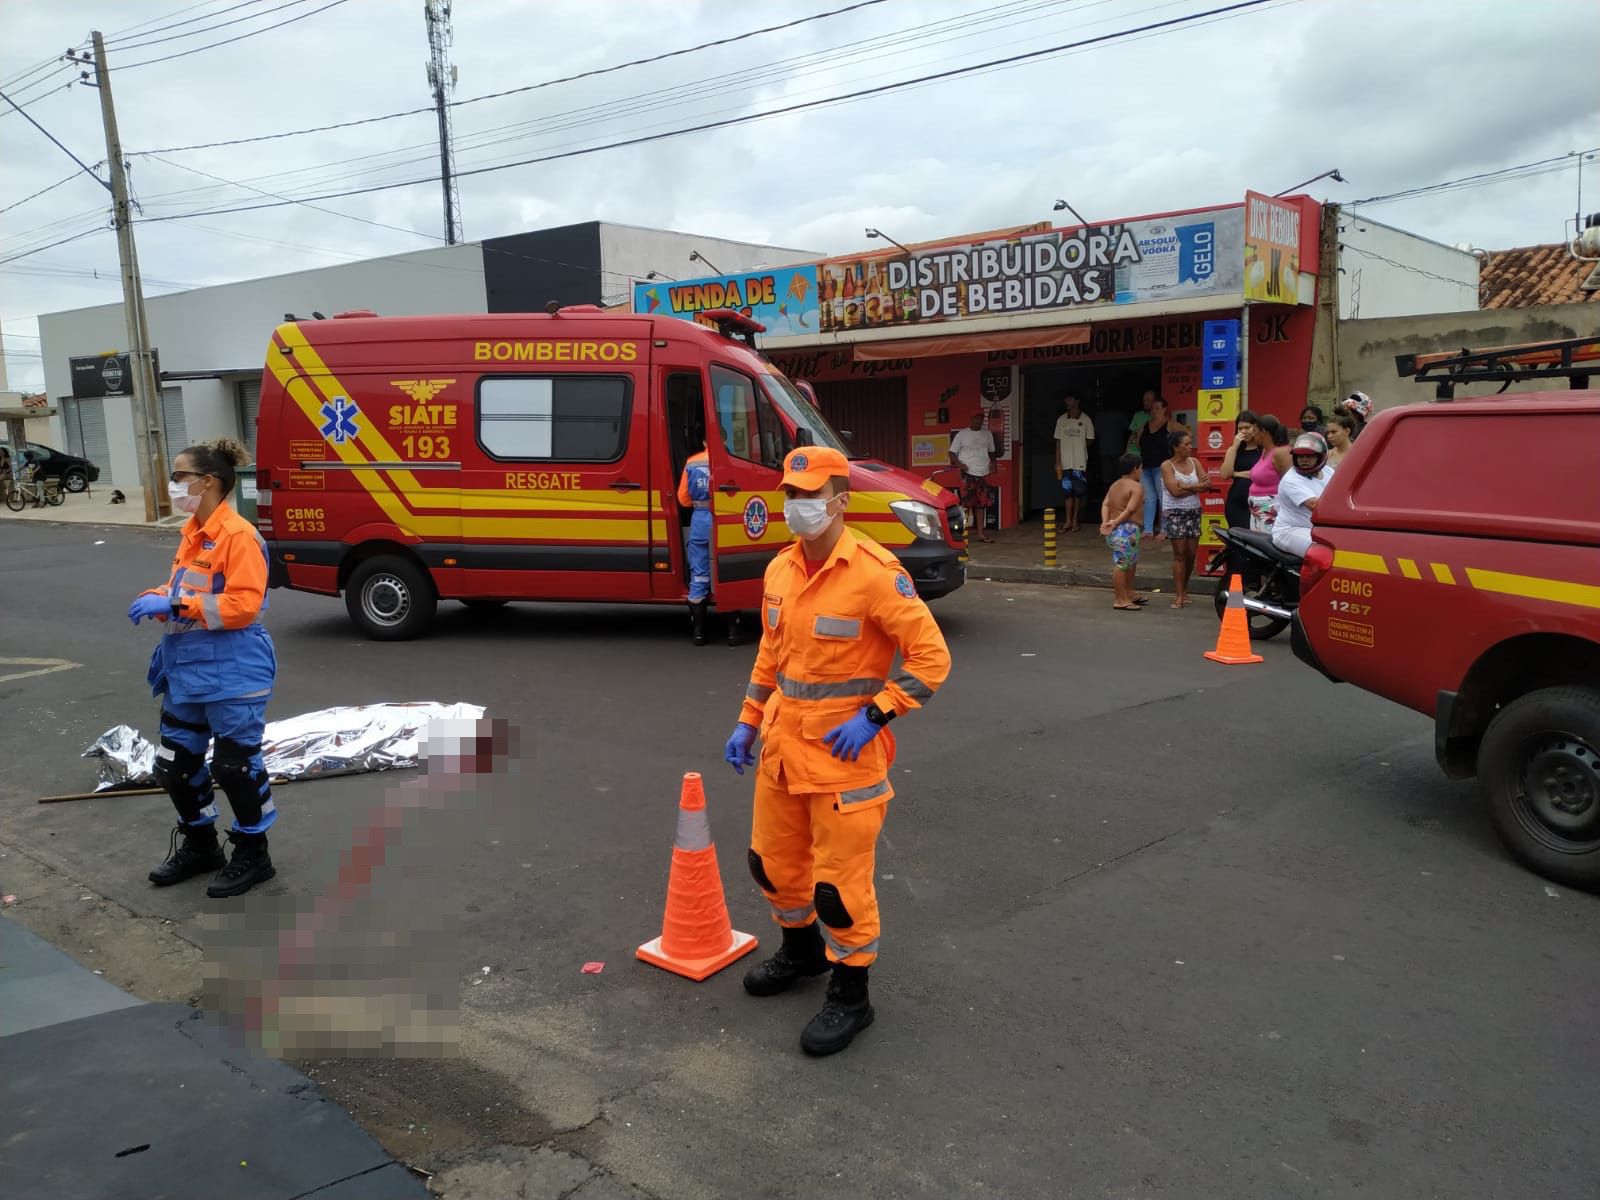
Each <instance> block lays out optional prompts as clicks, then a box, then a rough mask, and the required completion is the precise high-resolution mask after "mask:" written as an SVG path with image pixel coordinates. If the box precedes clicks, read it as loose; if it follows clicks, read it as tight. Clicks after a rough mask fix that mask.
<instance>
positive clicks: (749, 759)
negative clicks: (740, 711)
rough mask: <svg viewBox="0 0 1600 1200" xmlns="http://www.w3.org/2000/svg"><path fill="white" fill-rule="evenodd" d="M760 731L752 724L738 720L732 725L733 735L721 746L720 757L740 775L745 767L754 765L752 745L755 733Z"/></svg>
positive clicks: (753, 744) (754, 758)
mask: <svg viewBox="0 0 1600 1200" xmlns="http://www.w3.org/2000/svg"><path fill="white" fill-rule="evenodd" d="M760 732H761V731H760V730H758V729H757V728H756V727H755V726H754V725H747V724H745V723H744V722H743V721H740V722H739V723H738V724H737V725H735V726H734V727H733V736H732V737H731V738H729V739H728V744H727V746H725V747H724V748H723V751H722V757H723V758H724V759H726V760H727V762H728V765H729V766H731V767H732V768H733V769H734V770H735V771H736V772H737V773H739V774H740V775H743V774H744V769H745V768H746V767H753V766H755V765H756V755H755V751H754V750H753V749H752V747H754V746H755V744H756V735H757V734H758V733H760Z"/></svg>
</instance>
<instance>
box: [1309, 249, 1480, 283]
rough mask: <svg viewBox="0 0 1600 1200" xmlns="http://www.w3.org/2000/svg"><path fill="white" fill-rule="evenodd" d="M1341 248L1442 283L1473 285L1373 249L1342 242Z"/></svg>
mask: <svg viewBox="0 0 1600 1200" xmlns="http://www.w3.org/2000/svg"><path fill="white" fill-rule="evenodd" d="M1339 249H1340V250H1341V251H1343V250H1348V251H1350V252H1351V253H1353V254H1359V255H1361V257H1362V258H1371V259H1376V260H1377V261H1378V262H1381V263H1388V264H1389V265H1390V266H1391V267H1396V268H1398V269H1399V270H1401V271H1409V272H1410V273H1411V274H1413V275H1423V276H1426V277H1427V278H1429V279H1437V280H1438V281H1439V282H1440V283H1453V284H1455V285H1456V286H1457V287H1472V286H1473V285H1472V284H1470V283H1468V282H1467V281H1466V280H1464V279H1451V278H1450V277H1449V276H1448V275H1435V274H1434V273H1433V272H1432V271H1424V270H1423V269H1422V268H1421V267H1413V266H1410V265H1408V264H1406V263H1403V262H1395V260H1394V259H1392V258H1385V257H1384V256H1383V255H1381V254H1374V253H1373V252H1372V251H1371V250H1363V249H1362V248H1361V247H1360V246H1351V245H1349V244H1348V243H1345V242H1340V243H1339Z"/></svg>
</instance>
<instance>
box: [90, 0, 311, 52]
mask: <svg viewBox="0 0 1600 1200" xmlns="http://www.w3.org/2000/svg"><path fill="white" fill-rule="evenodd" d="M260 2H261V0H248V3H250V4H259V3H260ZM309 2H310V0H288V3H287V4H280V5H278V7H277V8H267V9H263V10H261V11H260V12H254V13H247V14H245V15H244V16H242V17H235V18H234V19H233V20H231V21H223V22H221V23H220V24H217V25H207V26H206V27H205V28H203V29H191V30H189V32H188V33H174V34H172V35H171V36H170V37H163V38H152V39H151V40H150V41H148V42H124V43H120V44H119V43H107V45H106V49H108V50H111V49H116V50H143V49H144V48H145V47H146V46H159V45H162V44H163V43H165V42H176V41H180V40H182V39H183V38H188V37H199V36H200V35H201V34H203V33H211V32H212V31H213V30H217V29H227V28H228V27H229V26H230V25H242V24H243V23H244V22H246V21H257V20H260V19H261V18H262V17H267V16H271V15H272V14H273V13H275V12H282V11H283V10H284V9H286V8H294V7H296V6H297V5H301V4H307V3H309ZM233 7H234V8H244V7H246V5H244V4H236V5H234V6H233ZM232 11H233V8H225V9H223V10H222V12H215V13H207V14H206V16H204V17H195V18H194V20H196V21H205V20H208V19H209V18H211V17H220V16H222V14H223V13H230V12H232ZM188 23H189V22H187V21H183V22H179V24H188ZM168 28H173V29H175V28H177V26H168ZM276 28H278V26H277V25H271V26H268V27H267V28H264V29H257V30H255V32H256V33H266V32H267V31H268V29H276ZM150 32H151V33H161V32H163V31H162V30H160V29H153V30H151V31H150ZM139 36H140V37H144V36H146V35H144V34H140V35H139ZM219 44H220V43H219Z"/></svg>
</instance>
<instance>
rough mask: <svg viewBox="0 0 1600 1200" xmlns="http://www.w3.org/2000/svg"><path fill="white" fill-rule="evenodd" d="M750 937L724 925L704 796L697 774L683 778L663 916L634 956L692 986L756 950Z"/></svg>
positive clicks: (723, 905) (723, 906) (724, 905)
mask: <svg viewBox="0 0 1600 1200" xmlns="http://www.w3.org/2000/svg"><path fill="white" fill-rule="evenodd" d="M756 944H757V943H756V938H755V935H754V934H750V933H740V932H739V931H738V930H737V929H735V928H734V927H733V923H732V922H731V921H729V920H728V904H727V901H726V900H724V899H723V893H722V873H721V872H720V871H718V870H717V850H716V847H715V846H713V845H712V844H711V823H710V822H709V821H708V820H707V819H706V793H705V788H704V787H703V786H702V784H701V781H700V775H699V773H698V772H694V771H691V772H689V773H688V774H686V775H685V776H684V777H683V798H682V799H680V800H679V801H678V836H677V839H676V840H675V841H674V843H673V846H672V875H671V877H670V878H669V879H668V882H667V914H666V916H665V918H663V919H662V922H661V936H660V937H658V938H654V939H652V940H651V941H648V942H646V943H645V944H644V945H642V946H640V947H639V950H638V955H639V957H640V958H642V959H644V961H645V962H647V963H654V964H655V965H656V966H658V967H663V968H665V969H666V970H668V971H674V972H676V973H677V974H679V975H684V976H687V977H688V978H690V979H693V980H695V981H696V982H698V981H699V980H702V979H705V978H706V977H707V976H710V975H715V974H716V973H717V972H718V971H720V970H722V968H723V967H725V966H727V965H728V964H729V963H731V962H733V961H734V960H735V959H738V958H742V957H743V956H744V955H746V954H749V953H750V951H752V950H754V949H755V948H756Z"/></svg>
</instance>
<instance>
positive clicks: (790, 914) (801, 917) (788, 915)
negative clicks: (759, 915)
mask: <svg viewBox="0 0 1600 1200" xmlns="http://www.w3.org/2000/svg"><path fill="white" fill-rule="evenodd" d="M816 911H817V906H816V905H815V904H806V905H802V906H801V907H799V908H779V907H778V906H777V905H776V904H774V905H773V906H772V915H773V916H775V917H777V918H778V920H780V921H809V920H811V918H812V917H813V916H814V915H815V914H816Z"/></svg>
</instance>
